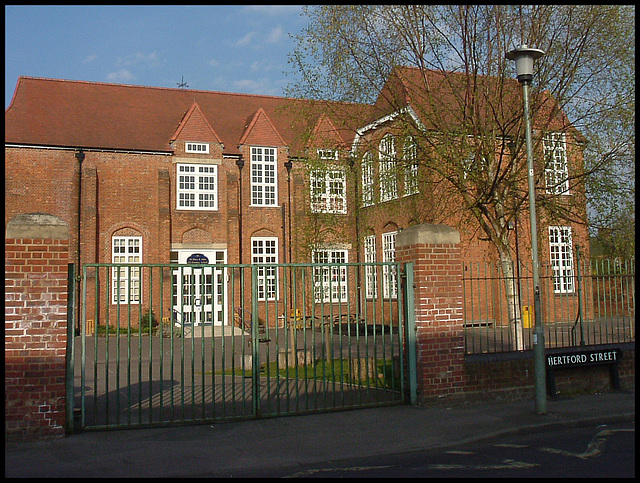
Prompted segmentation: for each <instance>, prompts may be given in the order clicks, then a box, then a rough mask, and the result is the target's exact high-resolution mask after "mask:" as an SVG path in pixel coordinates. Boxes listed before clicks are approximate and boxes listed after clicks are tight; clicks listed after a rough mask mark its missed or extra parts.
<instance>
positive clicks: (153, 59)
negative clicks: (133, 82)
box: [118, 52, 160, 67]
mask: <svg viewBox="0 0 640 483" xmlns="http://www.w3.org/2000/svg"><path fill="white" fill-rule="evenodd" d="M118 64H119V65H123V66H133V65H145V66H147V67H157V66H158V65H160V59H159V58H158V54H156V53H155V52H151V53H149V54H143V53H142V52H136V53H133V54H129V55H127V56H126V57H125V58H124V59H118Z"/></svg>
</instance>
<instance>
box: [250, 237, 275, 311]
mask: <svg viewBox="0 0 640 483" xmlns="http://www.w3.org/2000/svg"><path fill="white" fill-rule="evenodd" d="M251 263H252V264H253V265H258V280H257V281H258V286H257V287H256V290H257V295H258V300H276V299H278V273H277V267H275V266H274V267H269V266H268V265H276V264H277V263H278V238H277V237H251Z"/></svg>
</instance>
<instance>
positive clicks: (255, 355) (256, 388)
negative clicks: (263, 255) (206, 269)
mask: <svg viewBox="0 0 640 483" xmlns="http://www.w3.org/2000/svg"><path fill="white" fill-rule="evenodd" d="M251 287H252V288H253V289H252V290H251V350H252V356H251V367H252V371H251V372H252V374H251V382H252V386H253V390H252V392H253V397H252V399H253V416H254V417H255V418H259V417H260V343H259V341H258V290H257V287H258V266H257V265H251Z"/></svg>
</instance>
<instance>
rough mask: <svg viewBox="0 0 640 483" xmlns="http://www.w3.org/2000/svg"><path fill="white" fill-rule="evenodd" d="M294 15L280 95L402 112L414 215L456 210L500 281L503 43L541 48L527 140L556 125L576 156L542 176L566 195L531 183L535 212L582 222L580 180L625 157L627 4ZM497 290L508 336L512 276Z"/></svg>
mask: <svg viewBox="0 0 640 483" xmlns="http://www.w3.org/2000/svg"><path fill="white" fill-rule="evenodd" d="M306 13H307V14H308V15H309V17H310V23H309V25H308V28H307V29H306V30H305V31H304V32H303V34H302V35H301V36H299V37H298V38H297V42H298V43H297V48H296V49H295V51H294V52H293V53H292V54H291V63H292V65H293V67H294V70H295V71H296V74H297V75H298V78H299V81H297V82H295V83H293V84H292V85H291V86H290V88H289V94H290V95H293V96H296V97H306V98H314V99H324V100H333V101H348V102H361V103H371V104H373V103H375V107H376V109H377V110H378V115H383V114H385V113H390V112H404V113H405V114H406V115H404V116H402V117H401V120H402V122H404V123H405V126H406V131H407V133H408V134H411V135H412V136H413V137H414V138H415V140H416V144H417V150H418V153H419V156H418V160H419V165H420V166H419V168H420V173H422V177H421V180H420V183H421V193H422V195H423V199H422V201H423V203H422V204H421V206H422V208H423V214H424V218H423V220H424V221H426V222H439V221H443V220H447V222H448V223H451V220H457V224H458V226H459V227H465V229H467V230H472V231H476V232H477V233H480V234H481V235H482V236H483V237H484V238H486V239H488V240H489V241H490V242H491V243H492V244H493V246H494V247H495V249H496V251H497V254H498V256H499V258H500V261H501V264H502V268H503V271H504V275H505V276H506V278H507V279H508V280H509V279H510V280H513V277H514V274H513V259H514V254H513V253H512V251H513V249H512V247H511V245H510V243H509V232H508V229H509V226H510V223H513V222H514V221H515V220H517V216H518V213H520V212H522V211H524V210H526V207H527V197H528V192H527V183H526V175H527V170H526V156H525V155H524V152H525V147H524V133H523V121H522V97H521V91H520V88H519V85H518V83H517V81H515V79H514V77H515V73H514V66H513V65H512V62H510V61H508V60H506V59H505V53H506V52H507V51H509V50H511V49H513V48H515V47H518V46H520V45H521V44H528V45H529V46H533V47H536V48H540V49H542V50H544V51H545V52H546V56H545V57H543V58H542V59H541V60H539V61H538V62H537V64H536V76H535V79H534V83H533V86H532V118H533V119H534V127H535V129H536V132H537V133H538V135H537V136H536V142H537V143H538V144H541V143H542V136H541V135H539V134H540V133H544V132H546V131H551V130H553V131H555V132H562V133H566V134H568V136H567V139H568V140H570V143H571V144H572V145H571V146H570V149H571V150H573V151H574V153H576V154H577V156H575V157H574V158H573V159H576V160H577V161H576V162H574V163H573V164H572V165H570V166H569V169H568V179H566V180H556V181H557V182H558V183H565V182H567V181H568V182H569V183H570V185H571V187H572V192H573V193H575V194H576V195H578V196H574V197H572V199H573V200H574V201H573V202H572V203H570V204H568V203H567V200H566V197H563V196H562V190H560V189H554V187H553V186H552V187H551V189H539V190H538V192H537V203H539V204H540V207H541V210H540V213H541V214H540V216H544V217H546V219H548V220H559V219H564V220H571V221H572V222H573V223H582V224H586V223H587V217H586V213H585V212H584V210H582V209H580V207H581V206H584V205H585V198H584V196H585V194H584V193H585V183H586V182H587V181H589V180H593V179H594V178H597V176H600V179H603V173H605V174H611V173H614V172H616V171H615V170H613V169H612V168H613V167H614V166H618V167H619V166H620V163H621V160H626V162H627V163H629V160H630V161H631V164H632V165H634V166H635V158H634V150H633V149H632V146H633V143H634V141H635V139H634V137H633V136H634V135H633V129H632V126H633V121H634V120H635V114H634V112H635V111H634V108H635V105H634V101H633V99H634V94H635V86H634V85H633V82H630V80H632V78H633V77H634V75H635V71H634V62H633V60H634V57H635V47H634V45H635V26H634V18H635V8H634V7H625V6H617V5H608V6H597V5H589V6H577V5H569V6H566V5H565V6H557V5H539V6H527V7H518V6H508V5H464V6H456V5H446V6H442V5H440V6H437V5H404V6H398V5H395V6H392V5H323V6H318V7H314V8H309V9H307V10H306ZM630 40H632V41H631V42H630ZM385 83H386V89H385V90H383V91H382V92H381V91H380V89H381V86H383V85H385ZM408 100H409V101H408ZM408 102H409V104H410V106H411V110H410V111H407V110H404V111H402V110H403V108H405V107H406V106H407V103H408ZM336 105H337V104H336ZM621 113H622V114H623V115H621ZM342 114H343V116H344V115H346V114H344V113H342ZM568 116H569V117H568ZM569 118H571V121H569ZM612 134H615V137H613V136H612ZM585 137H586V138H587V139H589V140H590V141H591V144H590V146H591V147H588V148H587V150H586V151H585V162H584V163H583V158H582V152H583V148H584V146H585V145H584V140H585ZM587 146H589V145H587ZM536 149H537V151H536V152H537V153H541V152H542V147H541V146H540V145H538V146H537V148H536ZM538 158H541V156H538ZM547 161H548V160H545V159H536V162H537V168H536V177H537V179H536V183H537V185H538V186H541V187H544V186H545V183H546V186H547V188H548V187H549V184H548V180H545V179H544V176H545V163H546V162H547ZM623 164H624V163H623ZM614 184H615V183H614ZM580 194H582V195H580ZM452 196H455V198H456V199H459V200H461V203H460V205H459V209H454V208H453V207H452V205H453V204H452V203H451V201H450V200H451V199H452ZM425 207H428V209H425ZM506 289H507V296H508V298H509V304H508V306H509V310H510V319H511V320H512V321H513V322H514V324H513V326H514V327H515V328H516V329H515V330H516V333H514V340H516V341H519V340H520V333H519V331H520V329H519V321H520V313H519V307H520V303H519V300H517V296H518V295H517V293H516V291H515V290H514V289H513V284H512V283H510V282H508V283H507V287H506Z"/></svg>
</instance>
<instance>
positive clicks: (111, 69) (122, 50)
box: [4, 5, 307, 109]
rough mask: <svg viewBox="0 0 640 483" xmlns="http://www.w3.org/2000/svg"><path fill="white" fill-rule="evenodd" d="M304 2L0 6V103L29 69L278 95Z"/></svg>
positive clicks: (50, 74) (36, 74)
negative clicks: (0, 25) (1, 82)
mask: <svg viewBox="0 0 640 483" xmlns="http://www.w3.org/2000/svg"><path fill="white" fill-rule="evenodd" d="M301 14H302V7H301V6H269V5H259V6H242V5H240V6H185V7H182V6H5V74H4V75H5V109H6V108H7V107H8V106H9V104H10V102H11V98H12V96H13V92H14V90H15V87H16V83H17V81H18V77H19V76H21V75H24V76H34V77H48V78H56V79H72V80H82V81H96V82H112V83H122V84H134V85H145V86H157V87H178V86H177V84H178V83H179V82H180V81H181V78H182V77H183V76H184V81H185V82H186V83H187V84H188V86H189V88H190V89H202V90H213V91H225V92H238V93H247V94H266V95H276V96H279V95H283V88H284V87H285V86H286V85H287V84H288V83H289V82H291V80H292V79H291V76H287V75H286V74H285V72H291V67H290V66H289V65H288V64H287V54H289V53H290V52H292V51H293V48H294V47H295V42H294V41H293V40H292V39H291V38H290V34H291V35H297V34H299V33H300V32H301V30H302V29H303V28H304V27H305V26H306V25H307V20H306V17H304V16H302V15H301Z"/></svg>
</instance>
